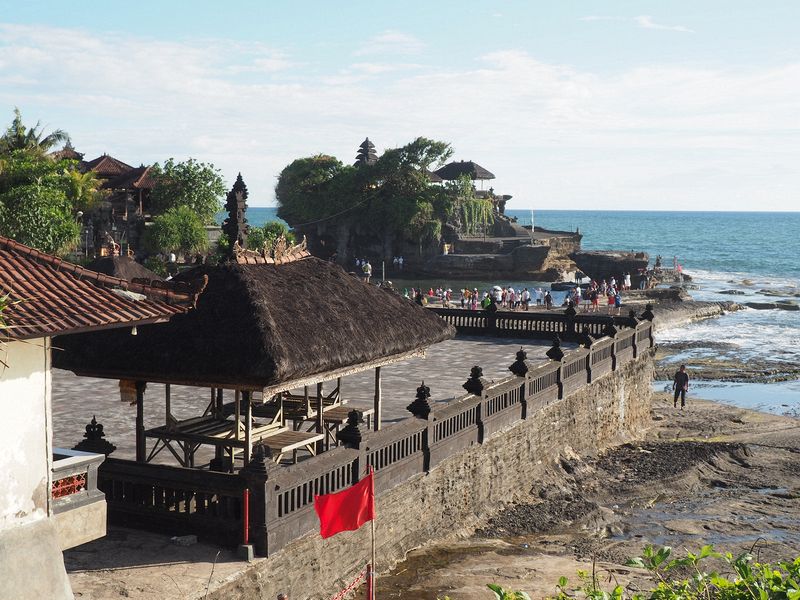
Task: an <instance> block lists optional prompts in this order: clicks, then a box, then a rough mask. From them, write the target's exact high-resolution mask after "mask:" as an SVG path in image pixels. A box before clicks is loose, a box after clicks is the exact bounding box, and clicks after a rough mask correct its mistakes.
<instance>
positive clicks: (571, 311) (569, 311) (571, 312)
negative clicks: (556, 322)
mask: <svg viewBox="0 0 800 600" xmlns="http://www.w3.org/2000/svg"><path fill="white" fill-rule="evenodd" d="M576 314H578V313H577V312H576V311H575V303H574V302H573V301H572V300H570V301H569V302H568V303H567V308H565V309H564V315H565V316H566V317H567V318H568V319H572V318H574V317H575V315H576Z"/></svg>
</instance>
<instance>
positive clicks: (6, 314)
mask: <svg viewBox="0 0 800 600" xmlns="http://www.w3.org/2000/svg"><path fill="white" fill-rule="evenodd" d="M204 288H205V282H200V284H199V285H188V284H185V283H173V282H156V281H152V282H145V281H143V280H134V281H133V282H128V281H125V280H124V279H117V278H116V277H110V276H108V275H103V274H101V273H96V272H94V271H90V270H88V269H85V268H83V267H79V266H77V265H74V264H72V263H68V262H66V261H63V260H61V259H60V258H56V257H54V256H50V255H49V254H44V253H43V252H39V251H38V250H34V249H33V248H29V247H28V246H25V245H24V244H20V243H19V242H15V241H13V240H10V239H8V238H5V237H2V236H0V295H5V294H8V296H9V298H8V300H9V303H10V304H9V305H8V306H7V308H6V309H5V311H3V315H2V316H3V320H4V321H5V324H6V326H7V328H6V329H4V330H0V338H5V339H18V340H21V339H28V338H37V337H45V336H51V335H57V334H64V333H77V332H83V331H93V330H97V329H111V328H115V327H124V326H132V325H143V324H146V323H158V322H164V321H168V320H169V319H170V318H171V317H172V316H174V315H176V314H179V313H184V312H186V311H188V310H189V309H190V308H192V307H194V304H195V302H196V301H197V297H198V296H199V295H200V293H201V292H202V291H203V289H204Z"/></svg>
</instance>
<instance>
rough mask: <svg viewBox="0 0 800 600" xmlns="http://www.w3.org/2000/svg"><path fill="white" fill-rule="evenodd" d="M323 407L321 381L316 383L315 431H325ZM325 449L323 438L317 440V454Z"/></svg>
mask: <svg viewBox="0 0 800 600" xmlns="http://www.w3.org/2000/svg"><path fill="white" fill-rule="evenodd" d="M324 407H325V405H324V403H323V402H322V382H321V381H320V382H319V383H317V427H316V429H317V433H325V421H324V415H323V414H322V409H323V408H324ZM324 450H325V444H324V440H320V441H319V442H317V454H321V453H322V452H324Z"/></svg>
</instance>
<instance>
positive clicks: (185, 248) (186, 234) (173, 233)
mask: <svg viewBox="0 0 800 600" xmlns="http://www.w3.org/2000/svg"><path fill="white" fill-rule="evenodd" d="M145 245H146V246H147V248H148V249H149V250H150V251H151V252H155V253H158V252H175V253H181V254H183V255H184V256H186V255H189V254H193V253H195V252H204V251H205V250H207V249H208V236H207V235H206V229H205V227H204V225H203V222H202V221H201V220H200V218H199V217H198V216H197V214H195V212H194V210H192V208H190V207H189V206H176V207H174V208H170V209H169V210H167V211H166V212H165V213H164V214H162V215H159V216H157V217H155V218H154V219H153V224H152V225H151V226H149V227H148V228H147V229H146V230H145Z"/></svg>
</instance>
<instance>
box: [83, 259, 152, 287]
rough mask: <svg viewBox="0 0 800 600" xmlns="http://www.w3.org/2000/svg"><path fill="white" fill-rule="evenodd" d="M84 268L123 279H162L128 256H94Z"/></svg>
mask: <svg viewBox="0 0 800 600" xmlns="http://www.w3.org/2000/svg"><path fill="white" fill-rule="evenodd" d="M86 268H87V269H89V270H90V271H96V272H97V273H105V274H106V275H111V276H112V277H118V278H120V279H124V280H125V281H133V280H134V279H143V280H146V281H164V278H163V277H161V275H159V274H157V273H154V272H153V271H151V270H150V269H148V268H147V267H145V266H144V265H142V264H141V263H138V262H136V261H135V260H133V259H132V258H131V257H129V256H103V257H101V258H95V259H94V260H93V261H92V262H90V263H89V264H88V265H86Z"/></svg>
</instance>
